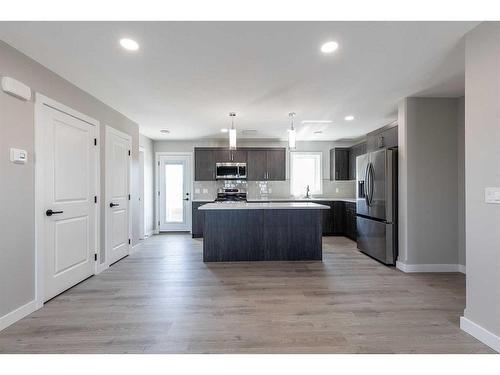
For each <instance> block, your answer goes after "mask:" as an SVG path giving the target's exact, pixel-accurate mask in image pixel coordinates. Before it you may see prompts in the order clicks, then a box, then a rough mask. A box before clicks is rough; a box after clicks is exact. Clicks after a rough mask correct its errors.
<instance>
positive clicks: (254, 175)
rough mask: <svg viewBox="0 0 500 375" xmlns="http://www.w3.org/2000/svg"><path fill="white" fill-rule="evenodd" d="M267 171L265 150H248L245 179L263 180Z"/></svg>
mask: <svg viewBox="0 0 500 375" xmlns="http://www.w3.org/2000/svg"><path fill="white" fill-rule="evenodd" d="M266 173H267V154H266V150H248V152H247V180H248V181H265V180H266Z"/></svg>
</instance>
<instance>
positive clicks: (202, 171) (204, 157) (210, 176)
mask: <svg viewBox="0 0 500 375" xmlns="http://www.w3.org/2000/svg"><path fill="white" fill-rule="evenodd" d="M194 179H195V180H196V181H214V180H215V150H214V149H206V148H195V149H194Z"/></svg>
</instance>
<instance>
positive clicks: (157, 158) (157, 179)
mask: <svg viewBox="0 0 500 375" xmlns="http://www.w3.org/2000/svg"><path fill="white" fill-rule="evenodd" d="M162 156H170V157H176V156H180V157H187V158H188V162H189V169H190V170H191V173H190V174H191V176H190V179H191V181H190V183H189V184H188V186H189V202H190V205H192V204H193V183H194V166H193V153H192V152H156V153H155V225H154V228H155V233H156V234H158V233H160V199H159V198H160V158H161V157H162ZM189 211H191V210H189ZM188 215H189V218H191V212H189V213H188ZM189 218H188V219H189ZM192 229H193V228H192V218H191V220H188V230H189V232H191V231H192Z"/></svg>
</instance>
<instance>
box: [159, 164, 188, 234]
mask: <svg viewBox="0 0 500 375" xmlns="http://www.w3.org/2000/svg"><path fill="white" fill-rule="evenodd" d="M158 168H159V176H160V179H159V182H160V204H159V205H160V231H162V232H167V231H190V230H191V156H187V155H186V156H161V157H160V159H159V166H158Z"/></svg>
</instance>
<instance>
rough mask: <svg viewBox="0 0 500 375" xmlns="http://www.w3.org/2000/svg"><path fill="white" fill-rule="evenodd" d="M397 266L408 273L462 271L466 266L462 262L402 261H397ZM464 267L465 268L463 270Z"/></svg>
mask: <svg viewBox="0 0 500 375" xmlns="http://www.w3.org/2000/svg"><path fill="white" fill-rule="evenodd" d="M396 267H397V268H398V269H399V270H401V271H403V272H406V273H413V272H462V273H465V267H464V266H462V265H460V264H408V263H403V262H400V261H397V262H396ZM461 267H464V270H463V271H462V270H461Z"/></svg>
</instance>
